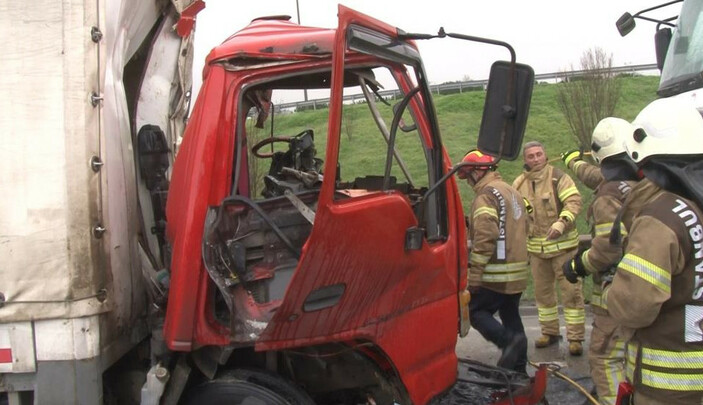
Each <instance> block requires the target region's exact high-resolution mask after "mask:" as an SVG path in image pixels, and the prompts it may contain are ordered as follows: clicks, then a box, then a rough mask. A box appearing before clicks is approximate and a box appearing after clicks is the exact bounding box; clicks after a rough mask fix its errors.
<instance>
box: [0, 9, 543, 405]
mask: <svg viewBox="0 0 703 405" xmlns="http://www.w3.org/2000/svg"><path fill="white" fill-rule="evenodd" d="M127 3H128V2H127ZM157 3H158V2H157ZM157 3H155V4H151V5H150V6H149V7H147V6H145V5H142V6H143V7H145V8H148V9H149V12H150V13H152V14H153V13H156V14H154V15H153V16H154V17H156V16H158V10H159V9H158V7H156V6H157V5H158V4H157ZM125 4H126V3H125ZM144 4H146V3H144ZM174 4H177V5H178V7H177V8H175V9H171V8H169V7H167V8H168V10H170V13H168V14H164V17H161V19H158V18H157V20H156V22H154V25H153V28H150V29H147V28H148V24H144V26H143V27H141V28H140V29H136V28H135V30H136V31H137V32H134V33H133V34H134V35H135V36H136V35H137V34H138V35H139V41H135V42H134V44H131V45H130V42H129V41H126V42H124V43H123V42H121V41H123V40H125V38H123V37H121V36H120V35H122V34H120V33H121V32H122V31H121V30H120V28H119V27H120V26H125V27H126V26H132V27H137V26H139V24H137V23H136V22H135V21H136V20H138V15H137V14H135V13H134V10H131V9H130V8H129V7H124V8H120V10H121V12H122V13H125V14H126V15H127V17H129V18H126V17H125V18H123V19H119V18H118V19H117V21H116V24H115V25H114V27H113V26H110V27H112V28H113V29H110V30H107V32H105V38H104V39H102V37H100V38H97V41H98V43H101V42H100V41H101V39H102V41H104V44H105V45H107V46H108V47H115V46H116V47H117V48H118V49H122V48H120V46H121V44H122V45H124V46H125V47H126V49H124V51H125V52H126V54H128V56H129V57H131V59H129V62H127V61H122V60H119V61H115V60H114V59H113V58H114V57H115V54H114V53H111V52H107V53H105V52H103V53H101V55H103V57H105V58H107V62H106V63H104V64H100V65H99V66H98V67H97V69H98V70H96V74H97V75H98V76H100V75H103V76H104V75H107V77H108V78H111V79H112V78H115V80H110V81H108V82H107V83H106V84H104V87H105V91H104V97H102V98H101V94H102V93H101V92H96V94H95V97H94V99H92V100H93V102H94V103H95V104H94V105H93V106H91V107H86V106H84V105H82V104H80V105H79V106H80V107H81V108H89V109H92V108H96V110H95V111H101V112H102V114H103V116H104V117H105V118H104V120H103V121H101V122H100V123H96V125H98V127H99V128H104V129H105V132H106V138H107V140H102V141H101V142H102V143H100V142H98V141H95V142H93V143H95V145H93V143H89V145H90V147H94V148H97V150H101V148H102V150H103V154H102V155H100V156H97V157H96V158H94V159H87V158H86V159H84V160H82V162H84V163H85V162H90V163H89V164H87V165H86V166H85V167H83V166H81V167H80V168H79V169H80V170H83V169H88V170H90V172H87V173H83V175H84V177H88V180H87V182H88V186H86V187H83V186H81V187H79V188H75V189H73V192H74V193H76V194H77V195H81V196H82V195H84V194H85V195H91V194H90V193H94V192H96V191H99V192H104V193H106V194H105V196H103V197H102V200H100V201H102V202H103V203H104V206H95V207H94V206H93V205H91V204H95V201H92V200H90V201H82V200H75V202H76V204H79V205H80V204H83V203H85V207H84V208H90V209H92V210H93V211H95V212H94V213H93V214H94V215H93V214H91V215H93V217H95V218H94V219H95V221H93V222H92V223H93V224H94V225H95V226H93V227H92V228H90V229H91V230H92V231H91V233H88V227H87V226H86V227H85V229H83V228H81V233H80V235H82V237H83V238H87V239H89V242H90V243H92V244H93V245H95V246H96V247H95V249H97V250H96V251H97V252H98V253H99V254H96V255H95V259H96V260H98V259H99V260H101V261H102V262H100V263H103V262H104V263H109V264H110V265H109V266H107V267H106V268H107V270H105V271H103V272H97V270H98V269H101V270H102V269H103V267H100V265H99V264H95V266H93V265H91V264H90V263H85V265H86V266H87V268H88V269H91V270H92V271H90V272H87V274H93V273H96V274H98V275H100V276H101V277H104V278H101V279H99V280H98V281H99V282H95V283H92V284H90V283H89V284H87V287H90V288H87V287H86V290H87V291H88V292H89V293H92V294H94V295H90V294H88V295H86V297H87V298H85V300H86V301H85V303H84V304H85V305H88V304H91V305H94V306H95V309H93V310H92V311H89V312H88V313H75V314H72V313H70V311H69V312H60V313H57V314H49V315H47V316H46V318H47V319H48V321H50V322H59V323H61V322H64V323H65V322H69V321H70V325H71V328H70V329H71V330H72V331H73V333H74V334H77V335H80V338H81V339H88V338H92V339H93V340H92V341H94V342H103V339H105V337H106V336H107V335H104V334H101V333H103V331H104V330H107V331H110V332H111V333H113V334H116V335H117V336H120V337H121V338H120V339H117V341H119V342H120V343H121V346H120V347H119V351H115V350H114V348H107V347H104V346H103V345H102V344H99V343H96V344H95V345H94V346H91V347H94V349H95V351H94V352H91V353H88V354H86V355H85V356H82V357H80V358H79V357H75V358H74V359H73V360H72V361H74V362H76V363H78V362H81V361H84V360H85V359H86V358H90V359H92V360H91V361H93V362H94V364H95V367H93V368H91V369H90V372H86V373H83V374H80V375H76V376H74V377H75V378H74V379H73V380H72V382H73V383H75V384H74V385H75V386H76V387H78V386H79V385H80V384H81V383H84V385H85V386H90V384H92V383H93V382H94V380H95V379H98V380H101V384H98V387H97V388H95V389H93V390H92V391H91V392H90V393H89V394H86V395H78V397H80V398H90V399H91V400H88V401H85V402H87V403H95V402H100V400H102V399H103V398H102V396H101V393H102V390H103V387H104V392H105V393H106V394H105V398H104V399H105V400H106V402H109V400H113V401H117V402H129V401H133V400H134V398H135V397H138V398H139V401H140V402H141V403H143V404H156V403H164V404H175V403H185V404H201V403H232V402H234V403H239V401H242V402H246V401H247V400H249V399H257V400H259V401H262V402H263V403H271V404H312V403H320V404H358V403H379V404H391V403H398V404H411V403H414V404H425V403H429V402H431V401H432V400H433V399H437V398H440V397H441V396H442V395H443V394H444V393H446V392H447V390H449V389H450V388H451V387H452V385H453V384H454V383H455V382H456V381H457V379H458V378H459V379H460V378H461V375H460V373H459V372H458V370H461V366H460V364H459V363H460V362H459V361H458V359H457V356H456V354H455V345H456V342H457V337H458V336H465V335H466V333H467V332H468V327H469V324H468V308H467V305H468V302H469V299H470V297H469V293H468V291H467V274H466V273H467V255H468V252H467V242H466V223H465V217H464V213H463V210H462V203H461V201H460V197H459V192H458V189H457V183H456V181H455V179H454V176H453V174H454V173H455V172H456V170H458V169H459V168H461V167H462V165H463V164H460V165H457V166H452V164H451V162H450V159H449V156H448V154H447V152H446V150H445V149H444V147H443V145H442V138H441V136H440V130H439V123H438V122H437V117H436V113H435V108H434V105H433V100H432V95H431V91H430V90H431V89H430V85H429V81H428V78H427V75H426V72H425V71H424V67H423V63H422V59H421V57H420V53H419V50H418V47H417V44H416V41H418V40H425V39H431V38H443V37H451V38H457V39H465V40H471V41H479V42H484V43H491V44H497V45H502V46H506V47H507V48H508V49H509V50H510V52H511V62H498V63H496V64H495V65H494V68H492V71H491V78H490V80H489V84H488V89H487V96H486V106H485V107H484V111H483V118H482V124H481V135H480V137H479V145H478V146H479V147H480V148H482V150H484V151H485V152H487V153H492V154H494V155H495V156H497V159H500V158H501V157H504V158H514V157H515V156H516V151H517V150H518V148H519V145H520V143H521V137H522V133H523V131H524V126H525V122H526V119H527V111H528V109H529V100H530V94H531V86H532V82H533V80H534V73H533V72H532V70H531V69H530V68H529V67H527V66H525V65H519V64H516V63H515V55H514V52H513V51H512V48H510V47H509V45H507V44H504V43H500V42H498V41H493V40H485V39H482V38H478V37H468V36H464V35H461V34H451V33H445V32H444V31H443V30H440V32H439V33H438V34H437V35H426V34H411V33H407V32H404V31H402V30H400V29H398V28H395V27H393V26H391V25H388V24H386V23H383V22H381V21H378V20H375V19H373V18H371V17H369V16H366V15H364V14H361V13H359V12H356V11H354V10H351V9H349V8H346V7H344V6H341V5H340V6H339V13H338V16H339V24H338V27H337V28H336V29H323V28H313V27H305V26H300V25H298V24H294V23H292V22H290V21H289V18H288V17H285V16H276V17H264V18H258V19H255V20H254V21H252V22H251V24H249V25H248V26H247V27H245V28H244V29H242V30H241V31H239V32H237V33H235V34H234V35H232V36H231V37H230V38H228V39H227V40H225V41H224V42H223V43H222V44H221V45H219V46H218V47H216V48H214V49H213V50H212V51H211V52H210V54H209V55H208V57H207V61H206V66H205V68H204V71H203V73H202V74H203V84H202V87H201V89H200V91H199V94H198V95H197V99H196V101H195V104H194V107H193V109H192V112H191V113H190V116H189V117H188V119H187V125H185V130H184V132H183V126H184V124H185V123H186V120H185V117H184V116H183V113H184V112H185V110H186V108H185V106H186V105H187V103H188V96H189V85H190V83H189V81H186V83H185V84H187V86H184V83H181V82H178V79H179V78H182V77H184V75H187V73H188V72H189V63H190V59H189V56H188V55H189V54H190V52H191V48H190V47H191V45H192V36H191V35H190V34H191V33H192V29H193V28H194V20H195V15H196V14H197V12H198V11H199V10H200V9H202V7H203V6H204V4H203V3H202V2H201V1H191V2H188V4H189V5H188V6H187V7H184V6H183V5H181V4H180V3H179V2H174ZM165 10H166V8H165V9H163V10H161V12H164V11H165ZM130 12H131V13H132V14H130ZM150 15H151V14H150ZM166 17H168V19H167V18H166ZM135 19H136V20H135ZM157 28H158V29H157ZM159 30H161V31H159ZM125 32H126V33H127V35H129V33H130V32H132V31H129V30H127V31H125ZM161 33H163V36H164V37H168V38H170V42H167V43H161V42H159V41H156V40H154V41H151V42H150V41H149V38H155V39H160V38H161V37H162V34H161ZM147 34H148V35H147ZM96 35H97V34H96ZM127 39H129V38H127ZM136 44H141V45H139V46H137V45H136ZM110 49H112V48H110ZM127 51H129V52H127ZM95 52H97V51H95ZM178 55H180V56H178ZM167 56H168V57H167ZM106 66H107V68H106ZM167 66H170V69H167ZM100 69H103V70H100ZM120 75H122V76H120ZM120 77H122V79H123V80H122V81H121V80H118V79H119V78H120ZM164 77H168V78H167V79H166V80H163V78H164ZM96 80H97V79H96ZM103 80H104V79H103ZM173 83H178V86H176V85H175V84H174V85H171V84H173ZM164 86H165V87H164ZM169 92H170V93H169ZM163 94H170V95H169V97H163V96H162V95H163ZM301 96H302V97H304V98H305V99H306V100H307V98H308V96H309V97H310V98H311V100H312V101H310V102H308V103H303V104H301V106H303V107H306V108H310V109H311V110H312V111H311V112H310V113H308V114H295V113H294V112H295V111H294V110H293V109H294V107H291V106H290V104H287V103H286V102H287V101H289V100H292V99H300V98H301ZM72 100H76V99H75V97H74V98H73V99H72ZM321 100H324V101H321ZM81 102H82V101H81ZM78 104H79V103H78ZM303 107H301V108H303ZM91 111H92V110H91ZM306 116H307V117H313V116H316V117H322V119H321V120H312V121H309V122H306V121H305V119H301V117H306ZM101 117H102V116H101ZM93 118H94V119H96V120H97V119H98V116H96V117H93ZM81 128H82V130H83V131H84V133H83V134H79V135H83V136H86V135H87V134H90V132H91V131H90V128H88V127H81ZM114 132H117V133H118V134H119V135H120V136H116V135H115V136H113V133H114ZM181 134H182V141H181V137H180V135H181ZM74 135H75V134H74ZM79 138H80V137H79ZM101 139H102V138H101ZM468 147H469V146H468V145H467V148H468ZM56 153H62V152H61V151H59V150H57V151H56ZM96 153H97V152H96ZM103 155H104V158H103V157H102V156H103ZM96 173H97V174H98V175H97V176H96V175H95V174H96ZM99 176H107V177H105V178H100V177H99ZM94 177H98V179H97V180H96V179H95V178H94ZM100 181H102V182H100ZM98 185H100V186H101V187H102V188H99V187H98ZM67 207H68V205H66V206H65V207H64V208H67ZM77 208H80V207H77ZM101 210H104V212H106V213H108V214H109V215H105V220H100V219H101V218H102V217H101V215H103V214H104V213H103V211H101ZM75 212H76V213H80V212H81V211H75ZM91 212H92V211H91ZM86 257H87V258H90V257H92V256H86ZM14 274H19V271H18V272H15V273H14ZM65 276H69V273H67V274H65ZM74 281H75V280H74ZM98 287H99V288H98ZM2 292H3V293H5V294H6V296H7V298H8V300H7V302H6V303H5V306H4V307H1V306H0V316H3V313H2V311H4V310H5V309H6V308H8V307H13V306H15V308H17V307H16V305H20V303H19V302H13V300H16V299H17V297H18V295H17V293H16V291H14V290H12V288H11V289H9V290H7V291H2ZM86 294H87V293H86ZM28 308H31V306H29V307H28ZM116 309H117V310H119V311H118V312H115V310H116ZM128 310H129V311H128ZM28 311H29V312H28V313H27V314H28V315H27V316H26V317H24V318H22V319H20V321H22V322H23V323H22V326H23V328H24V329H22V328H20V329H17V330H14V329H13V332H12V333H14V335H13V336H15V335H17V336H19V335H22V336H27V337H31V336H32V334H33V333H34V335H35V336H36V335H37V333H38V331H40V330H46V331H47V333H49V332H50V331H49V330H48V329H38V327H37V325H38V324H37V323H36V321H35V320H34V319H35V318H33V317H32V316H34V315H35V314H33V313H31V311H32V310H31V309H29V310H28ZM123 313H127V315H128V316H126V315H125V316H123ZM88 315H89V316H88ZM86 316H88V317H86ZM0 320H2V322H3V323H0V344H1V343H3V342H4V340H3V339H2V336H4V335H3V333H5V332H4V331H6V330H7V325H10V324H8V323H6V322H7V321H11V322H16V321H17V320H18V319H15V318H8V317H7V316H5V317H4V318H0ZM91 322H92V323H91ZM12 325H14V324H12ZM3 327H5V329H3ZM81 328H82V329H81ZM77 330H81V331H83V332H85V331H86V330H91V331H94V333H96V336H93V335H90V336H88V335H85V333H83V332H76V331H77ZM5 334H6V335H8V336H9V332H7V333H5ZM84 335H85V336H84ZM110 336H113V335H110ZM74 338H75V336H74ZM6 340H7V339H6ZM15 340H18V339H17V338H15ZM36 347H37V348H39V349H41V348H43V346H42V345H36ZM17 348H18V350H20V349H23V350H25V351H26V356H28V357H30V358H33V356H35V355H34V354H33V353H31V351H29V349H31V348H32V346H31V345H29V346H26V347H24V346H22V347H20V346H19V345H18V346H17ZM1 350H2V347H0V360H1V359H2V357H1V356H2V355H3V352H2V351H1ZM108 352H109V353H110V357H109V360H108V358H107V357H105V356H107V355H106V353H108ZM22 353H25V352H22ZM23 355H24V354H23ZM41 364H42V363H41V362H39V365H40V367H39V372H37V374H36V376H38V375H40V374H41V372H40V371H41ZM139 365H141V367H140V366H139ZM147 365H148V366H147ZM20 366H24V365H23V364H22V365H20ZM20 366H18V370H21V371H22V372H26V371H27V370H26V369H25V368H22V367H20ZM69 366H70V364H69V363H67V365H66V366H65V367H67V368H68V367H69ZM472 367H474V368H473V370H474V371H473V372H474V373H478V374H484V375H485V376H487V377H486V381H488V382H487V384H488V385H490V386H491V387H493V388H495V387H496V385H500V384H502V383H503V380H502V378H503V376H506V375H507V374H505V373H506V372H507V371H505V370H498V371H496V370H494V369H491V368H486V367H483V366H480V367H479V366H476V365H473V366H472ZM57 370H60V368H58V369H57ZM0 371H2V372H5V371H7V370H5V369H0ZM33 371H36V370H29V372H33ZM10 372H12V370H10ZM87 375H91V376H92V377H91V379H90V380H88V379H87V378H85V377H87ZM472 375H474V374H472ZM3 376H4V377H5V380H4V381H6V382H7V381H10V382H13V383H22V384H24V385H21V387H22V388H21V389H17V388H15V387H16V386H13V385H12V384H7V383H6V384H5V385H3V384H2V383H0V390H1V391H7V392H11V393H15V394H13V395H12V396H10V399H11V402H12V403H13V404H14V403H24V401H25V400H27V398H28V396H25V395H24V394H23V395H17V394H16V392H18V391H32V390H36V391H35V396H36V397H37V398H50V397H51V395H52V393H54V395H55V397H61V394H57V393H59V392H60V391H58V390H56V391H52V390H53V389H54V388H49V386H48V385H45V386H43V387H44V388H41V389H39V388H36V387H37V386H38V385H37V384H36V381H46V380H47V379H49V378H50V377H47V374H42V377H41V378H39V377H36V376H35V375H31V374H30V376H31V377H26V376H25V377H19V375H18V374H16V373H15V374H5V375H3ZM84 378H85V381H84V380H82V379H84ZM471 378H474V377H471ZM497 379H500V381H498V382H497ZM509 379H510V382H508V383H507V387H506V390H503V394H506V395H507V396H505V395H501V394H500V393H498V394H496V395H492V394H491V395H489V396H487V397H490V398H492V399H493V400H495V401H499V400H500V399H501V398H502V397H504V396H505V398H510V400H514V401H516V402H515V403H526V404H527V403H536V401H538V400H539V399H540V398H541V396H542V393H543V390H544V384H545V380H544V371H542V372H541V377H539V378H538V379H537V383H536V385H535V386H536V387H538V389H536V390H531V391H530V390H529V389H527V390H526V389H524V386H525V385H528V386H529V380H528V379H525V378H522V379H521V377H520V376H514V375H511V376H510V378H509ZM125 381H129V382H130V384H131V385H132V386H133V387H140V388H141V390H140V391H139V392H136V393H133V392H131V391H129V390H124V389H123V387H122V386H121V385H123V384H124V382H125ZM17 386H19V385H17ZM72 386H73V385H72ZM516 387H523V394H520V392H518V391H515V392H512V389H513V388H516ZM76 390H77V392H79V391H80V388H76ZM39 391H41V393H39ZM98 391H99V392H98ZM56 395H58V396H56ZM95 398H97V399H95ZM93 399H95V400H93ZM505 400H506V401H507V400H508V399H505ZM81 401H82V400H81V399H77V400H76V402H81ZM69 402H73V400H72V399H71V400H69Z"/></svg>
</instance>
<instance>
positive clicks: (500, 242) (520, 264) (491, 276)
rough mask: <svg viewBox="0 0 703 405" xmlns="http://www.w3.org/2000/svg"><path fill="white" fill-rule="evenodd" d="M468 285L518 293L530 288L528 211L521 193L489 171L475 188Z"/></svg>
mask: <svg viewBox="0 0 703 405" xmlns="http://www.w3.org/2000/svg"><path fill="white" fill-rule="evenodd" d="M474 192H475V193H476V198H474V201H473V204H472V205H471V221H470V225H471V230H470V238H471V252H470V253H469V286H482V287H484V288H487V289H489V290H493V291H496V292H499V293H502V294H517V293H521V292H523V291H524V290H525V287H526V286H527V274H528V272H527V270H528V268H529V266H528V264H527V247H526V245H525V242H526V240H527V212H526V210H525V205H524V203H523V202H522V197H521V196H520V193H518V192H517V190H515V189H514V188H512V187H510V186H509V185H508V184H507V183H506V182H504V181H503V179H502V178H501V176H500V174H498V173H496V172H488V173H486V175H485V176H484V177H483V178H482V179H481V180H480V181H479V182H478V183H476V185H474Z"/></svg>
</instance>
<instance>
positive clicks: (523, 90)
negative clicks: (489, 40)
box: [477, 61, 535, 160]
mask: <svg viewBox="0 0 703 405" xmlns="http://www.w3.org/2000/svg"><path fill="white" fill-rule="evenodd" d="M534 82H535V72H534V70H532V68H531V67H530V66H528V65H523V64H520V63H515V64H511V63H510V62H505V61H498V62H495V63H493V66H491V74H490V76H489V78H488V88H487V91H486V102H485V104H484V107H483V118H482V119H481V130H480V132H479V135H478V144H477V147H478V149H480V150H481V151H482V152H484V153H488V154H491V155H493V156H499V157H500V158H502V159H506V160H515V159H516V158H517V157H518V156H519V155H520V147H521V145H522V138H523V137H524V135H525V126H526V125H527V115H528V112H529V110H530V101H531V99H532V87H533V85H534ZM509 91H510V93H508V92H509ZM504 131H505V134H504V135H503V132H504ZM501 143H502V145H501ZM501 146H502V148H501Z"/></svg>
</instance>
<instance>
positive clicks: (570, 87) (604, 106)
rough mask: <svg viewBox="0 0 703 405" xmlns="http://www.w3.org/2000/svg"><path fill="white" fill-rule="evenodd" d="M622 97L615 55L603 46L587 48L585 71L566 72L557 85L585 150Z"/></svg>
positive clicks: (562, 105)
mask: <svg viewBox="0 0 703 405" xmlns="http://www.w3.org/2000/svg"><path fill="white" fill-rule="evenodd" d="M572 70H574V69H573V67H572ZM619 98H620V83H619V82H618V81H617V80H616V79H615V73H614V72H613V56H612V54H611V55H608V54H606V53H605V51H604V50H602V49H601V48H598V47H596V48H593V49H589V50H587V51H585V52H584V53H583V55H582V56H581V70H580V71H574V72H571V73H569V74H568V75H567V74H565V75H564V77H563V82H562V83H561V84H560V85H559V86H558V87H557V103H558V104H559V108H560V109H561V112H562V113H563V114H564V117H565V118H566V121H567V122H568V124H569V127H570V128H571V132H572V134H573V136H574V137H575V138H576V141H577V142H578V144H579V147H580V148H581V149H582V150H590V149H591V134H592V133H593V128H595V126H596V124H598V121H600V120H601V119H603V118H605V117H609V116H612V115H613V114H614V113H615V106H616V105H617V102H618V99H619Z"/></svg>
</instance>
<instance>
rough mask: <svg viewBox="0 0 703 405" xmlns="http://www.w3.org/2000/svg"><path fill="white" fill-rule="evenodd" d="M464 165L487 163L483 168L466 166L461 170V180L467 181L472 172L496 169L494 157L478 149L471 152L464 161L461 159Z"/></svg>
mask: <svg viewBox="0 0 703 405" xmlns="http://www.w3.org/2000/svg"><path fill="white" fill-rule="evenodd" d="M461 162H462V163H466V162H471V163H485V165H481V166H464V167H462V168H461V169H459V173H458V174H459V178H460V179H465V178H466V176H467V175H468V174H469V172H470V171H472V170H490V169H492V168H493V167H495V165H496V164H495V160H494V159H493V156H491V155H486V154H484V153H483V152H481V151H479V150H478V149H474V150H470V151H469V152H468V153H467V154H466V156H464V158H463V159H461Z"/></svg>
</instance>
